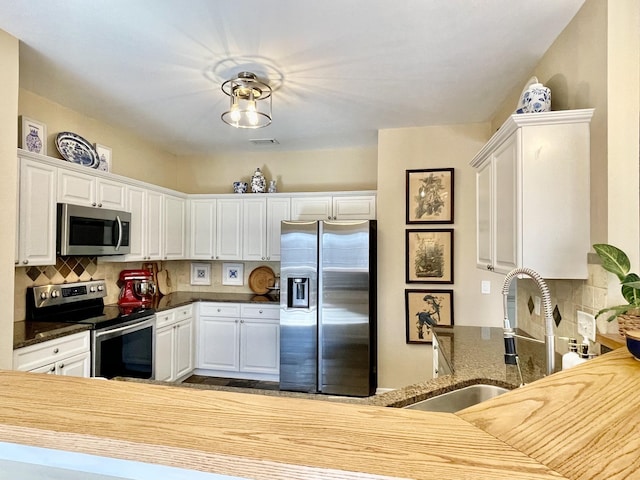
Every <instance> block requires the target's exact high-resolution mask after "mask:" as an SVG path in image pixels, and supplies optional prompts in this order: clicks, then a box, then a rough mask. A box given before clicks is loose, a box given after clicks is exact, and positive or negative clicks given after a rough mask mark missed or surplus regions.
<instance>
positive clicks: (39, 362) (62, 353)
mask: <svg viewBox="0 0 640 480" xmlns="http://www.w3.org/2000/svg"><path fill="white" fill-rule="evenodd" d="M89 344H90V342H89V332H88V331H87V332H80V333H74V334H73V335H68V336H66V337H61V338H56V339H54V340H49V341H47V342H42V343H38V344H36V345H29V346H28V347H23V348H19V349H17V350H14V351H13V368H14V369H15V370H22V371H26V370H33V369H34V368H38V367H41V366H43V365H46V364H48V363H54V362H56V361H58V360H60V359H63V358H66V357H69V356H71V355H77V354H79V353H83V352H88V351H89V349H90V345H89Z"/></svg>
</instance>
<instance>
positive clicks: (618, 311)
mask: <svg viewBox="0 0 640 480" xmlns="http://www.w3.org/2000/svg"><path fill="white" fill-rule="evenodd" d="M636 308H638V305H616V306H615V307H607V308H603V309H602V310H600V311H599V312H598V313H596V318H598V317H599V316H600V315H603V314H605V313H609V315H608V316H607V317H606V320H607V322H611V321H612V320H614V319H615V318H616V317H617V316H618V315H622V314H623V313H627V312H628V311H629V310H635V309H636Z"/></svg>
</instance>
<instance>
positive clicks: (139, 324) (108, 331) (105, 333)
mask: <svg viewBox="0 0 640 480" xmlns="http://www.w3.org/2000/svg"><path fill="white" fill-rule="evenodd" d="M145 323H149V325H152V324H153V322H139V323H134V324H133V325H125V326H124V327H120V328H113V329H108V330H105V331H104V332H96V338H100V337H104V336H105V335H112V334H114V333H118V332H124V331H125V330H131V329H133V328H136V329H138V328H139V327H140V326H143V325H144V324H145ZM144 326H145V327H146V326H148V325H144Z"/></svg>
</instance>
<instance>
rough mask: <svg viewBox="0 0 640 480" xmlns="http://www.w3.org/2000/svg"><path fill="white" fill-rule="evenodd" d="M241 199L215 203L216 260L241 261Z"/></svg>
mask: <svg viewBox="0 0 640 480" xmlns="http://www.w3.org/2000/svg"><path fill="white" fill-rule="evenodd" d="M242 213H243V208H242V199H240V198H219V199H218V200H217V202H216V240H215V252H216V254H215V257H216V260H242V226H243V225H242V224H243V222H242Z"/></svg>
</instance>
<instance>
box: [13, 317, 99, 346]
mask: <svg viewBox="0 0 640 480" xmlns="http://www.w3.org/2000/svg"><path fill="white" fill-rule="evenodd" d="M85 330H89V325H81V324H77V323H62V322H60V323H58V322H32V321H27V320H23V321H21V322H14V324H13V349H14V350H15V349H17V348H22V347H28V346H29V345H35V344H36V343H41V342H46V341H48V340H53V339H54V338H59V337H64V336H67V335H72V334H74V333H78V332H84V331H85Z"/></svg>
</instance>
